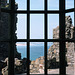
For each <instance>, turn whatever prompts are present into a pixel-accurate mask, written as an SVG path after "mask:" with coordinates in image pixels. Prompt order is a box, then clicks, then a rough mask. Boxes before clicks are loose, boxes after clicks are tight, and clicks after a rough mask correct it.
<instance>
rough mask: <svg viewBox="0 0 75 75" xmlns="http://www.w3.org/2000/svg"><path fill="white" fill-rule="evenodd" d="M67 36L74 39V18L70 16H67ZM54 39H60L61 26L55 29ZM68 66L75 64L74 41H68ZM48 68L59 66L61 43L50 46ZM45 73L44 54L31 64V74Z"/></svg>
mask: <svg viewBox="0 0 75 75" xmlns="http://www.w3.org/2000/svg"><path fill="white" fill-rule="evenodd" d="M65 27H66V28H65V38H66V39H73V36H74V35H73V34H74V26H73V25H72V19H71V17H70V16H66V17H65ZM53 39H59V26H57V27H56V28H55V29H53ZM65 53H66V66H72V67H74V66H73V64H74V43H72V42H66V51H65ZM47 68H48V71H49V70H50V69H55V68H59V43H58V42H53V45H52V46H51V47H50V48H49V50H48V54H47ZM41 72H42V73H44V56H42V57H39V58H37V59H36V60H35V61H32V62H31V64H30V73H31V74H34V73H35V74H36V73H38V74H40V73H41Z"/></svg>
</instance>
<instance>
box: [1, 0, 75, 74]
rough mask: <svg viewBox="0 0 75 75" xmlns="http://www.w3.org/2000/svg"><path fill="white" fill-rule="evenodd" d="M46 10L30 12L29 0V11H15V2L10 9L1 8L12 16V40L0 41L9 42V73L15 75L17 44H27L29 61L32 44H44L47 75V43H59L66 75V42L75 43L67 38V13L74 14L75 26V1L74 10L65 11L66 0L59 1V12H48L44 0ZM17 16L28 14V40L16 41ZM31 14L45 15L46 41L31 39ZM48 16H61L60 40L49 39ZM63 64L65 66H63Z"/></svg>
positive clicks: (62, 69)
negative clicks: (15, 46) (15, 47)
mask: <svg viewBox="0 0 75 75" xmlns="http://www.w3.org/2000/svg"><path fill="white" fill-rule="evenodd" d="M44 3H45V4H44V10H42V11H41V10H36V11H35V10H30V0H27V10H17V11H16V10H15V0H9V5H10V8H9V9H4V8H1V12H5V13H9V15H10V29H11V37H10V39H5V40H0V42H9V43H10V49H11V52H10V50H9V69H8V70H9V73H8V75H14V44H15V43H16V42H27V60H29V59H30V42H44V56H45V70H44V71H45V72H44V73H45V74H44V75H47V42H59V49H60V75H66V66H65V42H75V39H66V38H65V13H69V12H74V25H75V0H74V8H71V9H65V0H59V10H47V5H48V2H47V0H44ZM15 14H27V39H14V23H15V20H14V18H15ZM30 14H44V17H45V18H44V28H45V29H44V39H30ZM48 14H59V31H60V33H59V39H48V37H47V36H48V32H47V28H48V27H47V26H48V23H47V18H48ZM62 64H63V65H62ZM27 75H29V61H28V62H27Z"/></svg>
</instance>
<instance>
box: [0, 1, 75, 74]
mask: <svg viewBox="0 0 75 75" xmlns="http://www.w3.org/2000/svg"><path fill="white" fill-rule="evenodd" d="M8 6H9V4H7V0H1V7H2V8H5V9H8ZM17 7H18V6H17V5H16V10H17ZM8 16H9V14H7V13H4V12H0V40H5V39H9V38H10V33H9V32H10V26H9V24H8V23H9V20H8ZM65 20H66V22H65V26H66V29H65V36H66V38H67V39H72V38H73V36H74V27H73V25H72V19H71V17H70V16H66V17H65ZM15 21H16V23H17V15H15ZM16 23H15V26H14V27H15V28H14V29H15V30H14V31H16V29H17V28H16ZM16 38H17V37H16V34H15V39H16ZM53 39H59V26H58V27H56V28H55V29H53ZM14 48H15V57H16V58H15V73H16V74H19V73H24V72H27V70H26V69H27V68H26V64H27V59H25V58H24V59H22V60H20V58H21V55H20V54H19V53H18V52H17V50H16V45H14ZM8 50H9V43H5V42H3V43H0V71H2V74H3V75H5V74H6V75H8V58H7V57H8ZM65 53H66V60H67V64H68V65H71V66H73V63H74V43H72V42H66V52H65ZM18 58H19V59H18ZM2 60H4V63H3V62H2ZM57 67H59V43H57V42H53V45H52V46H51V47H50V48H49V50H48V54H47V68H48V69H51V68H57ZM30 73H33V74H34V73H44V56H41V57H39V58H37V59H36V60H34V61H31V63H30Z"/></svg>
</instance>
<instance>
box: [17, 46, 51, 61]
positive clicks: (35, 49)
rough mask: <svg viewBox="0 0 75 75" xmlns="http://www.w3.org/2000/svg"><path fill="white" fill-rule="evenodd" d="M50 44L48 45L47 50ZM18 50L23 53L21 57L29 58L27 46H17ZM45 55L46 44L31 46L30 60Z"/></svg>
mask: <svg viewBox="0 0 75 75" xmlns="http://www.w3.org/2000/svg"><path fill="white" fill-rule="evenodd" d="M49 48H50V46H48V47H47V52H48V49H49ZM17 51H18V52H19V53H21V58H22V59H23V58H27V46H17ZM41 56H44V46H30V60H36V59H37V58H39V57H41Z"/></svg>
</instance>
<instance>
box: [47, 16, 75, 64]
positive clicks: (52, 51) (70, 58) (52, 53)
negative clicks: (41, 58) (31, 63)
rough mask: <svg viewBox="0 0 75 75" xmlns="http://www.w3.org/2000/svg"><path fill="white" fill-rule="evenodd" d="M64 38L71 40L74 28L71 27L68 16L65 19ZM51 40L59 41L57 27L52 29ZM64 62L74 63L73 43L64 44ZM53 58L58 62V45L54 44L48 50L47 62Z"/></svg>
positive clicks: (70, 20)
mask: <svg viewBox="0 0 75 75" xmlns="http://www.w3.org/2000/svg"><path fill="white" fill-rule="evenodd" d="M65 21H66V22H65V38H66V39H73V38H74V37H73V36H74V27H73V25H72V19H71V17H70V16H66V17H65ZM53 39H59V26H58V27H56V28H55V29H53ZM65 54H66V60H67V63H68V64H69V63H74V43H72V42H66V49H65ZM53 58H55V59H56V62H59V43H58V42H54V43H53V45H52V46H51V47H50V48H49V50H48V60H51V59H53Z"/></svg>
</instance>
